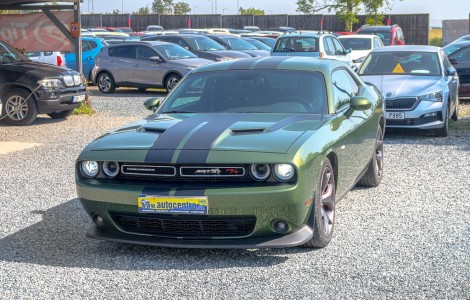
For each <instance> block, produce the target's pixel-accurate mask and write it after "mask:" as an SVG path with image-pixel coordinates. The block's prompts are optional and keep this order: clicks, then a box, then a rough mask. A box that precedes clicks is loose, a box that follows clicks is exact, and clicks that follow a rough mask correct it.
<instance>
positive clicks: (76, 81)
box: [73, 74, 82, 85]
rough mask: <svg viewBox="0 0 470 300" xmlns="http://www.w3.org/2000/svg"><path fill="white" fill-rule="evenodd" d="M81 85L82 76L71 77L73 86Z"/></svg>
mask: <svg viewBox="0 0 470 300" xmlns="http://www.w3.org/2000/svg"><path fill="white" fill-rule="evenodd" d="M81 83H82V76H80V74H75V75H73V84H74V85H80V84H81Z"/></svg>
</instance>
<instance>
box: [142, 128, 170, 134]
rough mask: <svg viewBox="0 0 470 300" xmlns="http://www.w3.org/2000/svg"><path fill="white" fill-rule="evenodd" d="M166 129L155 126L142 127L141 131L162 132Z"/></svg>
mask: <svg viewBox="0 0 470 300" xmlns="http://www.w3.org/2000/svg"><path fill="white" fill-rule="evenodd" d="M166 130H167V128H156V127H142V130H141V132H143V133H157V134H162V133H164V132H165V131H166Z"/></svg>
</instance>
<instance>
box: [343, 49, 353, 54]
mask: <svg viewBox="0 0 470 300" xmlns="http://www.w3.org/2000/svg"><path fill="white" fill-rule="evenodd" d="M351 51H352V49H351V48H348V49H345V50H344V54H349V53H351Z"/></svg>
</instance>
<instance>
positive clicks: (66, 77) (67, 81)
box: [62, 75, 73, 86]
mask: <svg viewBox="0 0 470 300" xmlns="http://www.w3.org/2000/svg"><path fill="white" fill-rule="evenodd" d="M62 78H63V79H64V82H65V85H66V86H73V76H72V75H64V76H62Z"/></svg>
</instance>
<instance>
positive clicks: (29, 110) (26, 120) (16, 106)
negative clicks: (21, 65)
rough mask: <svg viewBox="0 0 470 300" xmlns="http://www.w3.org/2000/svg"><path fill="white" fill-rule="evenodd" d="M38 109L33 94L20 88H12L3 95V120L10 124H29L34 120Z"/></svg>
mask: <svg viewBox="0 0 470 300" xmlns="http://www.w3.org/2000/svg"><path fill="white" fill-rule="evenodd" d="M37 115H38V109H37V107H36V103H35V100H34V96H33V95H30V94H29V93H28V92H27V91H25V90H22V89H13V90H11V91H9V92H7V93H6V94H5V96H4V97H3V113H2V116H5V119H4V120H5V122H6V123H7V124H10V125H15V126H23V125H29V124H31V123H33V122H34V120H36V118H37Z"/></svg>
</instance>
